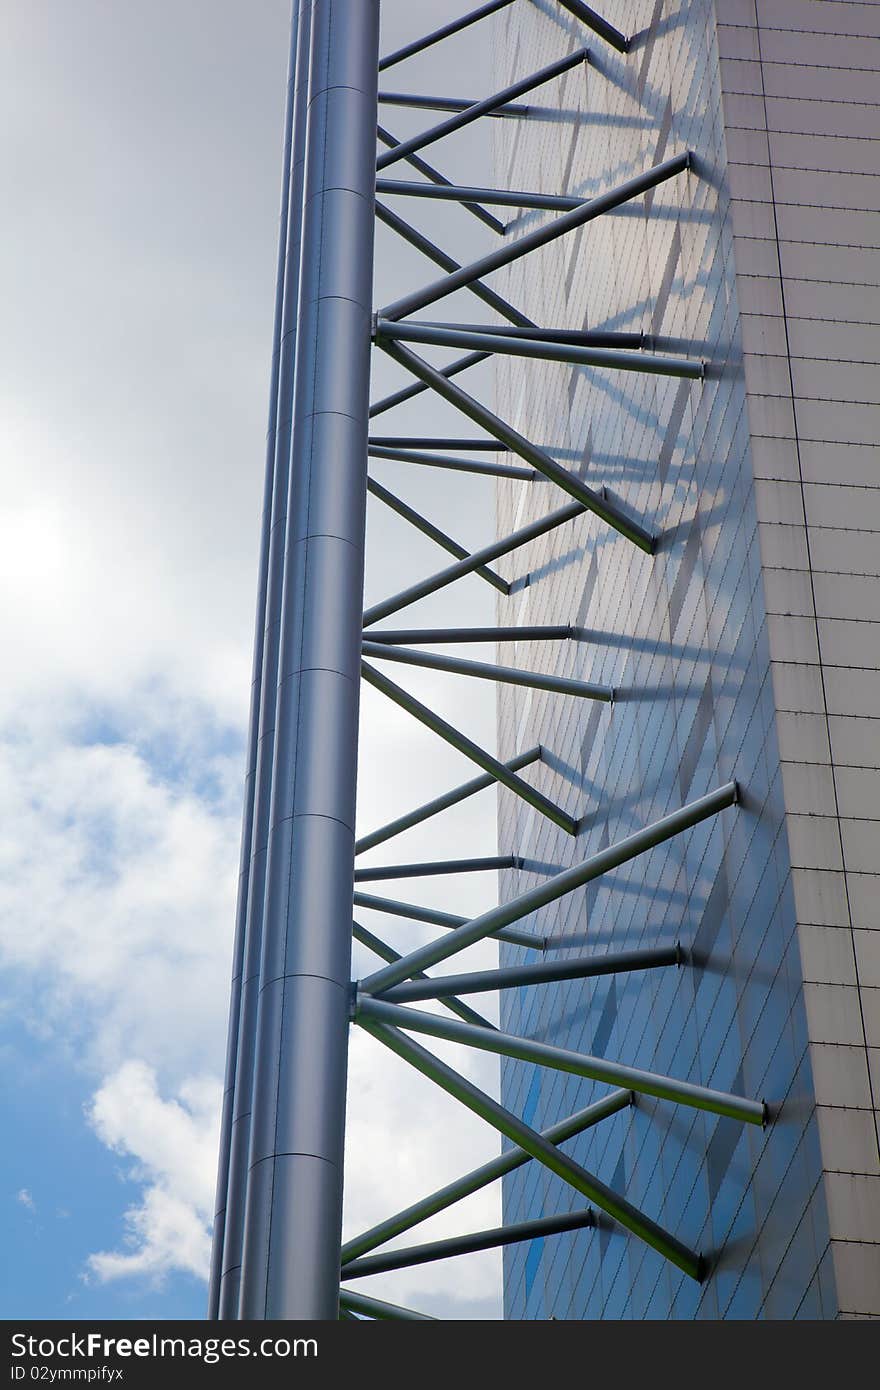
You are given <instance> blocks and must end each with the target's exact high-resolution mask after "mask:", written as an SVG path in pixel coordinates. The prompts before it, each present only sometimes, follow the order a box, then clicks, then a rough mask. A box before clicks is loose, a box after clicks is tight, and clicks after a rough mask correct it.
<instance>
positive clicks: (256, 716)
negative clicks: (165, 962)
mask: <svg viewBox="0 0 880 1390" xmlns="http://www.w3.org/2000/svg"><path fill="white" fill-rule="evenodd" d="M296 65H297V23H296V9H294V15H293V20H292V22H291V33H290V57H289V60H288V68H287V101H286V108H285V113H284V146H283V156H282V164H281V210H280V215H279V225H278V271H277V276H276V281H275V322H274V328H273V333H272V371H271V378H270V384H269V423H268V430H267V436H266V470H265V481H264V484H263V512H262V527H261V534H260V560H259V571H258V579H257V613H256V634H255V637H254V662H253V677H252V680H251V700H250V714H249V718H248V752H247V768H246V771H245V783H244V811H243V815H242V830H241V867H240V871H239V876H238V896H237V902H236V910H235V937H234V940H233V946H232V987H231V991H230V1002H229V1027H228V1031H227V1042H226V1075H225V1085H224V1089H223V1103H222V1108H221V1115H220V1146H219V1155H218V1164H217V1196H216V1200H215V1203H214V1233H213V1241H212V1246H211V1271H210V1274H209V1277H208V1319H209V1320H211V1321H212V1320H214V1319H215V1318H217V1317H219V1316H221V1314H220V1280H221V1274H222V1269H223V1249H224V1244H225V1238H226V1213H227V1205H228V1185H229V1169H230V1152H231V1144H232V1123H233V1111H234V1091H235V1083H236V1078H237V1075H238V1050H239V1038H240V1015H241V994H242V979H243V973H244V961H245V945H246V935H247V928H246V919H247V910H248V897H249V893H250V870H251V858H252V853H253V834H254V813H255V804H256V780H257V759H258V754H259V731H260V716H261V707H262V703H263V698H264V694H265V689H264V685H263V661H264V652H265V643H264V630H265V627H266V622H267V612H268V589H269V550H270V543H271V533H272V515H273V511H274V495H275V489H276V486H277V471H276V466H275V465H276V441H277V424H278V401H279V395H280V376H281V342H282V339H283V334H284V329H283V322H284V319H283V311H284V300H285V285H286V281H287V264H288V260H287V240H288V229H289V224H290V195H291V164H292V159H293V125H294V87H295V78H296ZM293 217H294V220H295V221H296V222H299V220H300V211H299V209H297V208H295V209H294V213H293ZM272 693H273V696H274V691H273V692H272Z"/></svg>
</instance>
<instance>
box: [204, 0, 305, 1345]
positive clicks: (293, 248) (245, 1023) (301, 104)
mask: <svg viewBox="0 0 880 1390" xmlns="http://www.w3.org/2000/svg"><path fill="white" fill-rule="evenodd" d="M292 28H293V41H292V49H293V51H294V52H295V55H296V56H295V67H294V72H293V86H292V100H293V110H292V117H293V119H292V125H291V138H290V150H289V181H288V197H289V202H288V209H289V212H288V220H287V247H286V256H285V269H284V281H283V292H284V296H283V309H282V318H281V337H280V344H279V366H278V408H277V428H276V431H275V477H274V488H273V496H272V516H271V527H270V533H269V549H268V577H267V595H266V613H265V630H264V633H263V668H262V680H261V690H260V708H259V728H258V741H257V756H256V777H255V792H254V811H253V833H252V837H251V862H250V873H249V875H248V899H247V912H246V917H245V929H244V932H245V934H244V948H243V952H242V973H241V987H240V1006H239V1028H238V1057H237V1063H236V1069H235V1078H234V1087H233V1100H232V1126H231V1135H230V1141H229V1175H228V1181H227V1192H226V1212H225V1232H224V1239H223V1252H222V1263H221V1267H220V1297H219V1307H218V1314H219V1316H220V1317H221V1318H237V1317H238V1311H239V1285H240V1282H241V1258H242V1242H243V1236H244V1209H245V1190H246V1184H247V1171H248V1155H249V1150H250V1133H251V1110H252V1100H253V1084H254V1049H255V1046H256V1026H257V1004H258V995H259V983H260V959H261V951H262V938H263V908H264V902H265V891H266V857H267V847H268V836H269V812H270V807H271V796H272V776H273V745H274V734H275V705H276V699H277V694H278V659H279V645H280V633H281V606H282V592H283V576H284V555H285V550H286V541H287V511H288V497H289V490H290V461H291V443H292V431H293V410H294V386H295V371H296V357H297V324H298V319H299V272H300V247H301V242H302V215H303V178H304V159H305V131H306V106H307V99H308V78H309V53H310V31H311V0H294V6H293V20H292Z"/></svg>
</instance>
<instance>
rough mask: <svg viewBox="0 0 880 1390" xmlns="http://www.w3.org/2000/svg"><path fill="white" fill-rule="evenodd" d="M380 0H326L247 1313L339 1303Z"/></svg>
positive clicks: (313, 85) (307, 229) (286, 1313)
mask: <svg viewBox="0 0 880 1390" xmlns="http://www.w3.org/2000/svg"><path fill="white" fill-rule="evenodd" d="M378 20H379V4H378V0H313V7H312V25H313V27H312V57H311V73H310V84H309V117H308V130H307V137H306V177H305V204H304V218H303V242H302V261H301V265H302V271H301V282H300V338H299V341H300V344H301V351H300V352H299V354H298V359H297V368H296V397H295V410H294V430H293V439H294V448H293V460H292V469H291V487H290V499H289V510H288V529H287V546H286V553H285V557H284V597H283V607H282V630H281V656H280V661H279V670H278V701H277V706H276V727H275V744H274V776H273V786H272V810H271V817H270V828H269V841H268V860H267V872H266V903H265V915H264V928H263V952H262V961H261V972H260V995H259V1010H258V1020H257V1045H256V1069H255V1075H254V1095H253V1115H252V1124H251V1151H250V1166H249V1173H248V1188H247V1204H246V1215H245V1233H244V1258H243V1263H242V1282H241V1303H240V1315H241V1316H242V1317H243V1318H247V1319H264V1318H266V1319H274V1318H283V1319H335V1318H336V1317H337V1312H338V1298H339V1269H340V1231H341V1213H342V1157H343V1128H344V1114H345V1079H346V1060H347V1047H348V1021H349V1017H348V1016H349V981H350V969H351V900H352V897H351V895H352V880H353V859H354V809H355V784H356V761H357V724H358V687H359V664H360V641H361V605H362V599H363V570H364V519H365V510H366V476H367V474H366V459H367V424H368V407H369V402H368V385H369V347H370V314H371V281H372V246H373V204H374V180H375V130H376V112H377V91H376V88H377V63H378V28H379V24H378Z"/></svg>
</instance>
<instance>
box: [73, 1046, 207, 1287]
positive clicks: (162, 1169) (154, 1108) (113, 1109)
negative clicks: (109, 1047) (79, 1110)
mask: <svg viewBox="0 0 880 1390" xmlns="http://www.w3.org/2000/svg"><path fill="white" fill-rule="evenodd" d="M219 1102H220V1086H219V1083H218V1082H217V1081H216V1080H215V1079H214V1078H199V1079H191V1080H189V1081H187V1082H185V1083H184V1084H183V1085H182V1086H181V1087H180V1089H179V1091H178V1094H177V1095H176V1096H175V1097H173V1098H172V1099H170V1100H166V1099H163V1098H162V1096H161V1095H160V1094H159V1091H158V1088H157V1082H156V1074H155V1072H154V1071H153V1070H152V1069H151V1068H150V1067H148V1066H147V1065H146V1064H145V1063H143V1062H137V1061H130V1062H126V1063H125V1064H124V1065H123V1066H121V1067H120V1068H119V1070H118V1071H116V1072H115V1073H114V1074H113V1075H112V1076H110V1077H109V1078H108V1079H107V1080H106V1081H105V1082H104V1084H103V1085H102V1087H101V1088H100V1090H99V1091H98V1092H97V1094H96V1095H95V1097H94V1100H93V1101H92V1104H91V1106H90V1107H89V1113H88V1118H89V1121H90V1123H91V1125H92V1127H93V1128H94V1130H95V1133H96V1134H97V1135H98V1137H99V1139H101V1140H102V1141H103V1143H105V1144H106V1145H107V1146H108V1147H109V1148H111V1149H113V1150H114V1152H116V1153H119V1154H122V1155H123V1156H124V1157H126V1158H131V1159H132V1160H133V1166H132V1168H131V1169H130V1170H129V1174H128V1176H129V1177H130V1178H131V1179H132V1180H134V1181H136V1182H138V1183H139V1184H141V1185H142V1188H143V1190H142V1193H141V1195H140V1198H139V1200H138V1202H137V1203H135V1204H134V1205H132V1206H130V1207H129V1208H128V1210H127V1211H126V1213H125V1225H126V1237H125V1245H126V1246H127V1247H128V1248H127V1249H126V1250H124V1251H119V1250H116V1251H100V1252H98V1253H95V1254H93V1255H91V1256H90V1257H89V1261H88V1268H89V1271H90V1272H91V1274H92V1275H94V1276H95V1278H97V1279H98V1280H100V1281H102V1282H106V1281H109V1280H114V1279H120V1278H129V1277H131V1276H133V1275H140V1276H146V1277H147V1278H149V1279H151V1280H153V1281H160V1280H161V1279H162V1277H163V1276H164V1275H166V1274H168V1273H169V1272H170V1271H172V1270H185V1271H187V1272H188V1273H190V1274H194V1275H196V1276H197V1277H198V1278H204V1277H205V1276H206V1274H207V1268H208V1260H209V1258H210V1229H211V1216H212V1211H213V1198H214V1182H213V1170H214V1161H215V1156H216V1149H217V1133H218V1115H219Z"/></svg>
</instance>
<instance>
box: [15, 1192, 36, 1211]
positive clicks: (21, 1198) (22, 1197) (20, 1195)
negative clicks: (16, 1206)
mask: <svg viewBox="0 0 880 1390" xmlns="http://www.w3.org/2000/svg"><path fill="white" fill-rule="evenodd" d="M15 1200H16V1201H17V1202H20V1203H21V1205H22V1206H23V1207H26V1208H27V1210H28V1211H32V1212H36V1210H37V1204H36V1202H35V1201H34V1199H33V1197H32V1196H31V1194H30V1192H29V1191H28V1189H27V1188H26V1187H20V1188H19V1190H18V1192H16V1194H15Z"/></svg>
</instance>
